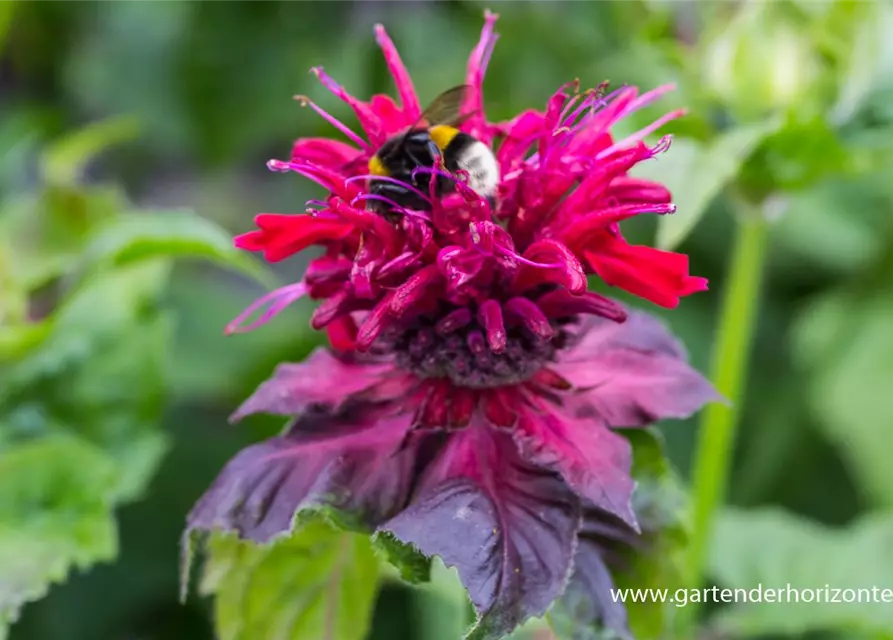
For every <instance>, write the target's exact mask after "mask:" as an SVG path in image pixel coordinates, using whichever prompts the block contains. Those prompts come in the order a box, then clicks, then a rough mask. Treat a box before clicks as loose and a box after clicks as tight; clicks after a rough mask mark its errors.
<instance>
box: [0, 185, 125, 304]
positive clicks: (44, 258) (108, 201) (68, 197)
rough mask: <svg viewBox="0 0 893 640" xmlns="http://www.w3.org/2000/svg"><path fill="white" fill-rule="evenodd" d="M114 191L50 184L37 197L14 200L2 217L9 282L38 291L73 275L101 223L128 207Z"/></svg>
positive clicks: (0, 221) (28, 289) (0, 227)
mask: <svg viewBox="0 0 893 640" xmlns="http://www.w3.org/2000/svg"><path fill="white" fill-rule="evenodd" d="M125 204H126V199H125V198H124V194H123V193H122V192H121V191H120V190H119V189H117V188H115V187H91V188H89V189H86V188H82V187H77V186H64V185H51V186H49V187H47V188H46V189H44V190H43V191H42V192H41V194H40V195H39V196H38V197H36V198H30V197H23V198H19V199H17V200H13V201H11V202H10V203H8V204H7V205H6V206H4V208H3V212H2V215H0V231H2V233H4V234H5V235H6V236H7V237H8V238H10V239H11V242H10V249H9V251H10V256H11V269H10V272H9V273H10V276H9V277H10V278H12V279H14V280H15V282H16V283H17V285H18V286H19V287H20V288H22V289H23V290H25V291H34V290H36V289H39V288H41V287H43V286H44V285H46V284H47V283H49V282H51V281H52V280H54V279H56V278H58V277H60V276H61V275H63V274H64V273H66V272H68V271H70V270H71V269H72V268H73V267H74V266H75V265H76V264H77V261H78V260H79V259H80V257H81V254H82V252H83V250H84V246H85V244H86V243H87V242H88V240H89V239H90V235H91V234H92V232H93V230H94V229H95V227H96V225H98V224H100V223H102V222H104V221H106V220H110V219H112V218H114V216H115V215H117V214H118V212H119V211H120V210H121V209H122V208H123V207H124V206H125Z"/></svg>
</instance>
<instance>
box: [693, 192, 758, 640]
mask: <svg viewBox="0 0 893 640" xmlns="http://www.w3.org/2000/svg"><path fill="white" fill-rule="evenodd" d="M745 206H746V205H745ZM744 213H745V214H747V215H745V216H742V217H741V219H740V220H739V221H738V227H737V230H736V237H735V246H734V248H733V252H732V258H731V263H730V271H729V275H728V279H727V280H726V282H725V283H724V285H723V286H724V291H723V298H722V310H721V315H720V320H719V328H718V333H717V341H716V346H715V351H714V358H713V380H714V384H715V385H716V388H717V389H718V390H719V392H720V393H721V394H722V395H723V396H724V397H725V398H726V399H727V400H728V401H729V404H728V405H726V404H722V403H714V404H711V405H709V406H708V407H707V408H706V409H705V410H704V412H703V414H702V419H701V425H700V429H699V434H698V444H697V448H696V450H695V462H694V469H693V472H692V486H693V492H694V529H693V533H692V540H691V548H690V551H689V552H690V555H689V558H688V563H687V567H686V569H687V571H688V576H687V577H688V580H687V584H688V586H689V587H692V588H697V587H699V586H700V585H701V583H702V581H703V578H704V566H705V563H706V561H707V555H708V551H709V545H710V541H711V534H712V527H713V520H714V517H715V515H716V511H717V509H718V508H719V506H720V504H721V503H722V501H723V500H724V498H725V493H726V485H727V483H728V479H729V473H730V471H731V468H730V467H731V452H732V445H733V443H734V441H735V428H736V427H737V424H738V419H739V417H740V415H741V404H742V401H743V391H744V383H745V380H746V379H747V368H748V364H749V355H750V344H751V340H752V338H753V333H754V325H755V320H756V311H757V307H758V306H759V296H760V285H761V281H762V272H763V257H764V254H765V250H766V238H767V223H766V220H765V219H764V218H763V216H762V215H761V213H762V212H760V211H757V212H750V211H745V212H744ZM684 612H685V614H686V618H687V620H686V622H687V623H688V624H687V627H688V628H687V629H686V631H689V632H693V629H692V627H691V626H690V625H692V624H693V623H694V620H695V617H696V616H695V613H694V609H693V608H691V607H686V608H685V609H684ZM687 637H694V635H693V634H692V635H689V636H687Z"/></svg>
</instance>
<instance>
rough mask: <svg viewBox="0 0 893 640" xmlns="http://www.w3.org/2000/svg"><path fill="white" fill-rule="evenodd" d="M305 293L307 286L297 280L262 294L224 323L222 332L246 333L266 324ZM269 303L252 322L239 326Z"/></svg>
mask: <svg viewBox="0 0 893 640" xmlns="http://www.w3.org/2000/svg"><path fill="white" fill-rule="evenodd" d="M306 293H307V287H306V286H305V284H304V283H303V282H298V283H296V284H290V285H287V286H285V287H281V288H279V289H276V290H274V291H271V292H270V293H268V294H266V295H265V296H262V297H260V298H258V299H257V300H255V301H254V302H252V303H251V304H250V305H248V307H247V308H246V309H245V310H244V311H243V312H242V313H240V314H239V315H238V316H236V318H235V319H233V321H232V322H230V323H229V324H228V325H226V329H225V330H224V333H225V334H226V335H230V334H233V333H246V332H248V331H252V330H254V329H256V328H257V327H259V326H261V325H262V324H266V323H267V322H269V321H270V320H272V319H273V318H274V317H275V316H277V315H279V313H281V312H282V310H283V309H285V308H286V307H287V306H289V305H290V304H291V303H292V302H294V301H295V300H297V299H298V298H301V297H302V296H303V295H304V294H306ZM267 303H272V304H270V308H269V309H267V310H266V311H265V312H264V313H262V314H261V316H260V317H259V318H258V319H257V320H255V321H254V322H252V323H251V324H248V325H245V326H240V325H241V324H242V323H243V322H245V320H247V319H248V318H249V317H251V315H252V314H253V313H254V312H255V311H257V310H258V309H260V308H261V307H263V306H264V305H266V304H267Z"/></svg>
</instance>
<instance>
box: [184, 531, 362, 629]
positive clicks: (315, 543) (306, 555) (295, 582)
mask: <svg viewBox="0 0 893 640" xmlns="http://www.w3.org/2000/svg"><path fill="white" fill-rule="evenodd" d="M207 552H208V558H207V560H206V561H205V570H204V575H203V580H202V585H201V590H202V591H203V592H204V593H206V594H211V593H213V594H214V596H215V602H214V612H215V613H214V617H215V622H216V627H217V634H218V637H219V638H220V640H243V639H244V640H255V639H257V638H264V640H304V639H305V638H319V639H320V640H363V639H364V638H365V637H366V634H367V632H368V629H369V623H370V620H371V616H372V610H373V606H374V604H375V598H376V594H377V591H378V580H379V573H378V571H379V566H378V558H377V557H376V554H375V551H374V550H373V548H372V544H371V543H370V541H369V538H368V536H363V535H359V534H353V533H346V532H340V531H337V530H335V529H334V528H333V527H332V526H331V525H329V524H327V523H326V522H325V521H323V520H314V521H311V522H309V523H307V524H305V525H304V526H303V527H301V528H300V529H299V530H298V531H296V532H295V533H294V534H293V535H291V536H290V537H288V538H282V539H279V540H277V541H275V542H273V543H271V544H269V545H264V546H261V545H256V544H254V543H251V542H248V541H242V540H238V539H236V538H235V537H233V536H223V535H215V536H212V537H211V539H210V540H209V544H208V548H207Z"/></svg>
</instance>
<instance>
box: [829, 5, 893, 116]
mask: <svg viewBox="0 0 893 640" xmlns="http://www.w3.org/2000/svg"><path fill="white" fill-rule="evenodd" d="M860 8H861V9H862V12H860V15H859V16H858V17H857V19H856V25H855V29H854V34H853V37H852V38H851V47H849V48H848V49H849V50H848V56H847V58H848V59H847V60H846V61H845V62H844V63H843V64H842V65H841V68H840V70H839V71H838V76H839V80H838V84H839V88H838V96H837V102H836V104H835V105H834V106H833V107H832V109H831V113H830V119H831V121H832V122H834V123H835V124H837V125H841V124H844V123H846V122H847V121H849V120H850V119H852V118H853V116H854V115H855V114H856V112H857V111H858V110H859V108H860V107H861V106H862V105H863V104H864V102H865V100H866V99H867V98H868V96H869V95H870V94H871V92H872V91H873V90H874V87H875V81H876V80H877V79H878V78H879V77H880V76H881V74H880V73H879V72H880V71H881V68H882V67H883V66H885V64H884V63H885V62H886V66H888V67H889V64H890V62H891V60H890V59H889V58H890V53H891V52H893V50H890V51H888V52H887V58H888V60H886V61H885V60H884V56H883V55H882V53H883V50H884V47H885V45H886V43H887V41H888V38H887V35H888V34H889V33H890V29H891V21H893V15H891V11H890V7H888V6H887V4H886V3H881V2H866V3H863V6H862V7H860ZM887 71H889V69H887Z"/></svg>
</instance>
